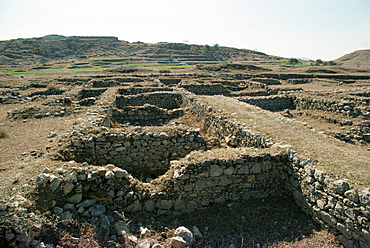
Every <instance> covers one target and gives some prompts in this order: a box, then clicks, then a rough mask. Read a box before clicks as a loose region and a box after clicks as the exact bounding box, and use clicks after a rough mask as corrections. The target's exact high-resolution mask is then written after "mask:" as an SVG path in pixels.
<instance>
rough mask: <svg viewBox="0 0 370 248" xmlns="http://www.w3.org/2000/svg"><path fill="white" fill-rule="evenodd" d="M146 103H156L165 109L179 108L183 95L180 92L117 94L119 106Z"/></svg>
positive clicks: (116, 101) (116, 102)
mask: <svg viewBox="0 0 370 248" xmlns="http://www.w3.org/2000/svg"><path fill="white" fill-rule="evenodd" d="M144 104H150V105H155V106H157V107H160V108H164V109H177V108H179V107H180V106H181V104H182V97H181V95H180V94H179V93H171V92H153V93H144V94H140V95H131V96H117V97H116V100H115V105H116V107H117V108H123V107H127V106H143V105H144Z"/></svg>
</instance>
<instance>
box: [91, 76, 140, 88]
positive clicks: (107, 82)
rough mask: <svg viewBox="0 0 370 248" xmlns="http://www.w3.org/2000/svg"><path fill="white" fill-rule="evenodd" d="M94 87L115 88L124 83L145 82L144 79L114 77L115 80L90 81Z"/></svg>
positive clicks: (98, 79)
mask: <svg viewBox="0 0 370 248" xmlns="http://www.w3.org/2000/svg"><path fill="white" fill-rule="evenodd" d="M90 82H91V85H92V87H94V88H101V87H113V86H117V85H123V84H124V83H139V82H144V79H142V78H137V77H113V78H97V79H93V80H91V81H90Z"/></svg>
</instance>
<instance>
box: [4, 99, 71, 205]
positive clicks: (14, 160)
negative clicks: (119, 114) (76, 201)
mask: <svg viewBox="0 0 370 248" xmlns="http://www.w3.org/2000/svg"><path fill="white" fill-rule="evenodd" d="M19 107H20V106H19V105H0V124H1V129H2V132H3V133H4V134H6V138H2V139H0V147H1V152H0V172H1V173H0V181H1V185H0V199H6V198H7V197H9V196H10V195H12V194H16V193H17V191H18V190H20V189H21V188H22V185H23V184H26V183H28V181H29V180H30V179H34V178H36V176H37V175H38V174H40V173H41V172H42V170H43V168H45V167H49V168H51V169H52V168H57V167H59V166H62V162H61V161H52V160H50V158H49V156H48V154H49V153H50V152H51V151H52V149H53V147H54V146H56V141H57V139H58V137H55V138H47V135H48V133H50V132H55V133H56V134H57V135H62V134H64V133H65V132H66V131H67V130H69V128H70V126H71V125H72V123H73V121H74V120H75V118H76V117H72V116H70V117H64V118H59V117H58V118H56V117H48V118H43V119H27V120H25V121H23V120H9V119H8V118H7V117H6V112H7V111H9V110H10V109H15V108H19ZM31 151H37V155H36V156H31V155H30V152H31ZM23 153H24V154H25V155H22V154H23Z"/></svg>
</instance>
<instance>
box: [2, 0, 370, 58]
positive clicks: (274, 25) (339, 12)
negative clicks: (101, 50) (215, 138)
mask: <svg viewBox="0 0 370 248" xmlns="http://www.w3.org/2000/svg"><path fill="white" fill-rule="evenodd" d="M47 34H60V35H67V36H71V35H81V36H93V35H109V36H117V37H118V38H119V39H120V40H126V41H130V42H134V41H142V42H147V43H156V42H161V41H168V42H189V43H190V44H203V45H205V44H208V45H214V44H219V45H221V46H231V47H237V48H247V49H252V50H257V51H260V52H264V53H267V54H271V55H278V56H283V57H309V58H311V59H319V58H320V59H323V60H333V59H336V58H338V57H340V56H342V55H344V54H346V53H350V52H352V51H355V50H359V49H370V0H223V1H221V0H182V1H179V0H101V1H100V0H99V1H98V0H0V40H8V39H15V38H30V37H41V36H44V35H47Z"/></svg>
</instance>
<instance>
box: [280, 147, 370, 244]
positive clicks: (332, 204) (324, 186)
mask: <svg viewBox="0 0 370 248" xmlns="http://www.w3.org/2000/svg"><path fill="white" fill-rule="evenodd" d="M292 154H293V153H291V154H290V155H292ZM291 160H292V163H291V166H290V167H289V168H288V171H287V172H288V173H287V176H288V177H287V180H285V185H286V190H287V192H288V193H290V194H291V195H293V197H294V198H295V201H296V203H297V204H298V205H299V206H300V207H301V208H302V209H303V210H304V211H306V212H307V213H308V214H310V215H311V216H313V218H314V220H315V221H316V222H318V223H321V224H322V225H323V226H325V227H326V228H328V229H331V230H332V232H333V233H334V234H336V236H337V237H338V238H339V240H340V241H341V242H342V244H343V245H344V246H345V247H369V246H370V232H369V230H370V189H369V188H367V189H364V190H362V191H361V192H358V191H357V190H356V189H353V188H351V187H350V185H349V184H348V182H347V181H346V180H336V181H335V180H333V179H332V178H330V176H329V175H328V174H327V173H325V172H323V171H321V170H318V169H316V168H315V167H314V166H312V164H311V162H313V161H312V160H306V161H300V159H299V157H298V156H295V155H292V156H291Z"/></svg>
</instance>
